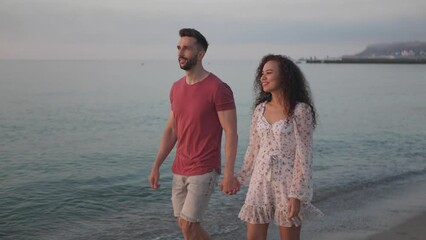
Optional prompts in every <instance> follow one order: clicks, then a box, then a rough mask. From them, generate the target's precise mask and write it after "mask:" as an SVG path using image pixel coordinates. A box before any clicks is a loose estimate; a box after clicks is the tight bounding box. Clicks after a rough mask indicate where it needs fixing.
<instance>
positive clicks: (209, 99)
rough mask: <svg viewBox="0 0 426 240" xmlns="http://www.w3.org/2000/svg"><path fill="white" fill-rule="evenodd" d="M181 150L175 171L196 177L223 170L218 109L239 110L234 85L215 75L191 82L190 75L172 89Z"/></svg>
mask: <svg viewBox="0 0 426 240" xmlns="http://www.w3.org/2000/svg"><path fill="white" fill-rule="evenodd" d="M170 102H171V110H172V111H173V115H174V119H175V123H176V134H177V149H176V158H175V161H174V162H173V166H172V171H173V173H175V174H179V175H183V176H194V175H201V174H204V173H208V172H210V171H212V170H216V171H217V173H219V174H220V173H221V153H220V149H221V140H222V130H223V129H222V126H221V125H220V122H219V118H218V115H217V112H219V111H224V110H230V109H235V102H234V96H233V93H232V90H231V88H230V87H229V86H228V85H227V84H226V83H224V82H222V81H221V80H220V79H219V78H218V77H216V76H215V75H214V74H212V73H210V74H209V75H208V76H207V77H206V78H205V79H204V80H202V81H200V82H198V83H196V84H193V85H189V84H187V83H186V77H183V78H181V79H180V80H178V81H176V82H175V83H174V84H173V86H172V89H171V91H170Z"/></svg>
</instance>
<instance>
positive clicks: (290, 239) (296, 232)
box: [280, 226, 302, 240]
mask: <svg viewBox="0 0 426 240" xmlns="http://www.w3.org/2000/svg"><path fill="white" fill-rule="evenodd" d="M301 228H302V227H300V226H299V227H283V226H280V237H281V240H300V229H301Z"/></svg>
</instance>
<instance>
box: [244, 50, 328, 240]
mask: <svg viewBox="0 0 426 240" xmlns="http://www.w3.org/2000/svg"><path fill="white" fill-rule="evenodd" d="M254 90H255V94H256V100H255V104H254V112H253V117H252V122H251V130H250V143H249V146H248V148H247V152H246V155H245V159H244V164H243V166H242V168H241V170H240V172H239V173H238V175H237V176H238V180H239V181H240V183H242V184H244V185H248V186H249V188H248V192H247V196H246V200H245V203H244V205H243V207H242V209H241V212H240V214H239V218H240V219H242V220H244V221H246V222H247V239H256V240H258V239H266V235H267V230H268V225H269V223H270V222H271V221H274V222H275V223H276V224H278V225H279V230H280V237H281V239H286V240H290V239H291V240H293V239H300V229H301V223H302V221H303V220H304V219H306V218H307V217H308V216H310V215H321V214H322V213H321V212H320V211H319V210H318V209H316V208H315V207H314V206H313V205H312V204H311V203H310V202H311V200H312V195H313V189H312V170H311V166H312V133H313V130H314V128H315V125H316V113H315V107H314V104H313V102H312V98H311V94H310V91H309V86H308V83H307V82H306V80H305V78H304V76H303V73H302V72H301V71H300V69H299V68H298V67H297V66H296V64H295V63H294V62H292V61H291V60H290V59H289V58H287V57H284V56H281V55H267V56H265V57H263V59H262V61H261V62H260V64H259V67H258V68H257V73H256V79H255V83H254Z"/></svg>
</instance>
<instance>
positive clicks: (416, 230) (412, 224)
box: [367, 211, 426, 240]
mask: <svg viewBox="0 0 426 240" xmlns="http://www.w3.org/2000/svg"><path fill="white" fill-rule="evenodd" d="M425 226H426V211H425V212H423V213H422V214H420V215H418V216H416V217H414V218H411V219H409V220H407V221H405V222H404V223H402V224H399V225H397V226H395V227H393V228H391V229H389V230H386V231H384V232H381V233H378V234H375V235H373V236H371V237H368V238H367V239H368V240H385V239H386V240H401V239H410V240H423V239H425V238H426V227H425Z"/></svg>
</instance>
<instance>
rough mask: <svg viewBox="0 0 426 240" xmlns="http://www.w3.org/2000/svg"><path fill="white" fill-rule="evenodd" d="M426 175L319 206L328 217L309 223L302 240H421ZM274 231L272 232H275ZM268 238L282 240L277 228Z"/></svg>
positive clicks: (335, 198) (305, 227) (360, 192)
mask: <svg viewBox="0 0 426 240" xmlns="http://www.w3.org/2000/svg"><path fill="white" fill-rule="evenodd" d="M424 189H426V174H414V175H413V176H409V177H404V178H403V179H399V180H395V181H392V182H388V183H380V184H377V185H374V186H366V187H365V188H363V189H359V190H356V191H353V192H349V193H345V194H342V195H338V196H335V197H332V198H329V199H325V200H324V201H320V202H318V203H314V204H315V205H316V206H317V207H318V208H319V209H321V210H322V211H323V212H324V213H325V216H324V217H323V218H319V219H313V220H311V221H306V224H305V225H304V226H303V227H302V239H304V240H314V239H327V240H362V239H365V240H382V239H383V240H384V239H392V238H390V236H394V237H395V239H405V238H401V234H405V235H403V236H412V237H413V238H410V239H421V237H424V236H425V235H424V234H425V231H426V230H425V228H424V226H425V224H426V211H425V209H426V202H425V201H424V199H426V191H424ZM271 230H272V229H271ZM269 235H270V236H269V237H268V239H279V235H278V232H277V229H274V230H272V231H270V234H269Z"/></svg>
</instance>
